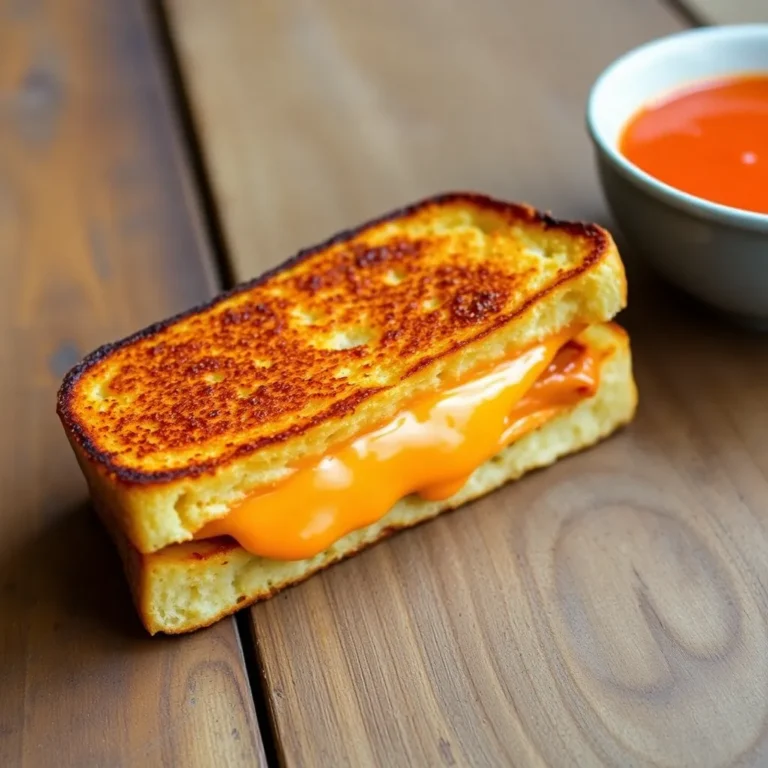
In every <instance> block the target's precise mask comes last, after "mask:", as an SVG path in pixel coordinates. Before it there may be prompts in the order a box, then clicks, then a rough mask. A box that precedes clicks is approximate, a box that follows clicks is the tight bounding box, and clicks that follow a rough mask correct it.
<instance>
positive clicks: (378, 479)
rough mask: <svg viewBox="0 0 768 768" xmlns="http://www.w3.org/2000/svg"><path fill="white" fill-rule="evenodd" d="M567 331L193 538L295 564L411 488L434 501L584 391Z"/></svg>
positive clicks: (592, 371) (450, 390)
mask: <svg viewBox="0 0 768 768" xmlns="http://www.w3.org/2000/svg"><path fill="white" fill-rule="evenodd" d="M573 336H574V331H567V332H564V333H562V334H558V335H556V336H553V337H551V338H548V339H546V340H545V341H542V342H540V343H538V344H536V345H534V346H532V347H530V348H528V349H527V350H525V351H524V352H523V353H518V354H516V355H515V356H514V357H511V358H510V359H508V360H505V361H503V362H502V363H500V364H497V365H496V366H494V367H493V368H490V369H487V370H484V371H474V372H473V373H472V374H471V375H470V376H469V377H468V378H467V379H466V380H464V381H460V382H458V383H453V384H451V385H448V386H446V387H445V388H444V389H441V390H439V391H436V392H432V393H430V394H428V395H426V396H423V397H421V398H419V399H418V400H417V401H415V402H413V403H411V405H410V406H409V407H408V408H406V409H404V410H403V411H401V412H400V413H399V414H398V415H397V416H396V417H395V418H394V419H393V420H392V421H391V422H389V423H388V424H385V425H383V426H382V427H380V428H379V429H377V430H375V431H373V432H369V433H367V434H365V435H361V436H360V437H358V438H357V439H355V440H353V441H352V442H351V443H348V444H346V445H344V446H340V447H339V449H338V450H336V451H334V452H332V453H329V454H328V455H326V456H325V457H323V458H322V459H320V460H319V461H318V460H315V461H314V462H313V463H312V464H309V465H306V466H301V467H297V468H296V470H295V471H294V472H293V474H291V475H290V476H289V477H288V478H287V479H285V480H283V481H281V482H280V483H278V484H276V485H275V486H274V487H270V488H266V489H259V490H258V491H256V492H254V493H252V494H250V495H249V496H247V497H246V498H245V499H244V500H243V501H242V502H241V503H240V504H238V505H237V506H236V507H234V508H233V509H232V511H231V512H230V513H229V514H228V515H227V516H225V517H223V518H221V519H220V520H215V521H213V522H211V523H209V524H207V525H206V526H204V527H203V528H202V529H201V530H200V531H199V532H198V533H197V535H196V537H195V538H197V539H202V538H212V537H214V536H223V535H227V536H231V537H233V538H234V539H236V540H237V542H238V543H239V544H240V546H241V547H243V549H245V550H247V551H249V552H250V553H252V554H254V555H260V556H262V557H268V558H272V559H277V560H303V559H305V558H309V557H312V556H314V555H316V554H317V553H318V552H322V551H323V550H325V549H327V548H328V547H329V546H331V544H333V543H334V542H335V541H337V540H338V539H340V538H341V537H342V536H345V535H346V534H348V533H350V532H352V531H354V530H357V529H358V528H362V527H364V526H367V525H370V524H372V523H374V522H376V521H377V520H379V519H380V518H381V517H383V516H384V515H385V514H386V513H387V512H388V511H389V510H390V508H391V507H392V506H393V505H394V504H395V503H396V502H397V501H399V500H400V499H401V498H403V497H404V496H407V495H408V494H411V493H417V494H419V495H420V496H422V497H423V498H425V499H444V498H448V497H449V496H452V495H453V494H454V493H456V492H457V491H459V490H460V489H461V488H462V486H463V485H464V483H466V481H467V479H468V478H469V477H470V475H471V474H472V473H473V472H474V470H475V469H476V468H477V467H479V466H480V465H481V464H483V463H484V462H485V461H487V460H488V459H490V458H491V457H492V456H494V455H495V454H497V453H498V452H499V451H500V450H501V449H502V448H504V447H505V446H507V445H509V444H510V443H512V442H514V441H515V440H518V439H519V438H520V437H522V436H523V435H525V434H526V433H528V432H530V431H532V430H534V429H536V428H538V427H540V426H541V425H543V424H544V423H546V422H547V421H549V420H550V419H552V418H553V417H555V416H556V415H558V414H559V413H561V412H562V411H563V410H565V409H567V408H571V407H573V406H574V405H575V404H576V403H578V402H579V401H581V400H583V399H585V398H587V397H590V396H591V395H593V394H594V393H595V392H596V391H597V387H598V384H599V368H600V359H599V355H598V354H597V353H596V352H595V350H592V349H590V347H589V346H588V345H586V344H584V343H581V342H579V340H578V338H576V339H574V338H573Z"/></svg>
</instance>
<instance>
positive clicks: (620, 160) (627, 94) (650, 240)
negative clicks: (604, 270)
mask: <svg viewBox="0 0 768 768" xmlns="http://www.w3.org/2000/svg"><path fill="white" fill-rule="evenodd" d="M755 72H764V73H766V74H768V24H750V25H746V26H730V27H710V28H705V29H696V30H691V31H689V32H682V33H680V34H676V35H671V36H669V37H665V38H661V39H659V40H656V41H654V42H652V43H648V44H647V45H643V46H641V47H640V48H636V49H635V50H633V51H630V52H629V53H627V54H626V55H624V56H622V57H621V58H620V59H618V60H617V61H615V62H614V63H613V64H611V65H610V66H609V67H608V69H606V70H605V71H604V72H603V74H602V75H600V77H599V78H598V80H597V81H596V82H595V84H594V86H593V87H592V91H591V93H590V96H589V102H588V106H587V127H588V130H589V133H590V135H591V137H592V140H593V142H594V145H595V148H596V158H597V166H598V172H599V176H600V180H601V183H602V185H603V190H604V193H605V196H606V198H607V200H608V204H609V206H610V208H611V211H612V212H613V215H614V217H615V219H616V222H617V223H618V225H619V227H620V229H621V230H622V232H623V233H624V235H625V236H626V237H627V239H628V241H629V244H630V247H631V248H632V250H633V251H636V252H637V253H638V255H640V256H641V257H644V258H645V259H646V260H647V261H648V262H649V263H651V264H652V265H653V266H654V267H655V268H656V270H657V271H658V272H659V273H660V274H661V275H663V276H664V277H666V278H667V279H668V280H669V281H670V282H672V283H675V284H676V285H678V286H679V287H680V288H682V289H683V290H685V291H687V292H688V293H690V294H692V295H693V296H696V297H697V298H699V299H701V300H703V301H705V302H707V303H708V304H710V305H712V306H713V307H716V308H717V309H719V310H721V311H723V312H726V313H728V314H729V315H732V316H733V317H734V318H735V319H737V320H739V321H741V322H742V323H746V324H747V325H750V326H752V327H762V328H765V329H768V215H766V214H761V213H751V212H749V211H744V210H740V209H737V208H730V207H728V206H725V205H719V204H717V203H711V202H708V201H707V200H703V199H701V198H699V197H695V196H693V195H689V194H687V193H685V192H681V191H679V190H677V189H675V188H673V187H670V186H669V185H668V184H664V183H663V182H661V181H658V180H657V179H655V178H653V177H652V176H650V175H648V174H647V173H645V172H644V171H642V170H640V169H639V168H638V167H637V166H635V165H634V164H632V163H631V162H629V160H627V159H626V158H625V157H623V156H622V155H621V154H620V153H619V151H618V142H619V138H620V135H621V131H622V129H623V127H624V126H625V124H626V123H627V121H628V120H629V119H630V118H631V117H632V116H633V115H634V114H635V112H636V111H637V110H638V109H640V108H641V107H643V106H644V105H646V104H647V103H648V102H649V101H652V100H653V99H655V98H657V97H659V96H660V95H664V94H666V93H668V92H670V91H674V90H676V89H677V88H680V87H682V86H685V85H689V84H691V83H692V82H695V81H697V80H702V79H709V78H713V77H722V76H723V75H738V74H742V73H755ZM764 160H765V162H768V158H765V159H764Z"/></svg>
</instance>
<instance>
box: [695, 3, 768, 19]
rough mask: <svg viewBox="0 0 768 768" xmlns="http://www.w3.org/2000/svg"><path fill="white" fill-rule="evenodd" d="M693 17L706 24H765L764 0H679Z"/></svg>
mask: <svg viewBox="0 0 768 768" xmlns="http://www.w3.org/2000/svg"><path fill="white" fill-rule="evenodd" d="M680 4H681V5H682V6H683V7H685V8H687V9H688V10H689V11H690V12H691V13H692V14H693V15H694V17H695V18H697V19H700V20H701V21H703V22H704V23H706V24H766V23H768V3H766V2H765V0H680Z"/></svg>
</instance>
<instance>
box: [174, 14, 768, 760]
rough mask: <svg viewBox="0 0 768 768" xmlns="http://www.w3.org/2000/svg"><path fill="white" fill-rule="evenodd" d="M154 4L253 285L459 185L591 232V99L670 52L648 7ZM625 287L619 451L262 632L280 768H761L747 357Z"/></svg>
mask: <svg viewBox="0 0 768 768" xmlns="http://www.w3.org/2000/svg"><path fill="white" fill-rule="evenodd" d="M169 8H170V9H171V20H172V23H173V28H174V30H175V35H176V37H177V40H178V45H179V50H180V52H181V56H182V61H183V65H184V69H185V71H186V73H187V82H188V86H189V90H190V94H191V96H192V100H193V103H194V106H195V111H196V116H197V122H198V125H199V128H200V131H201V135H202V138H203V142H204V146H205V151H206V154H207V158H208V166H209V170H210V173H211V176H212V179H213V182H214V187H215V192H216V194H217V197H218V200H219V203H220V206H221V215H222V220H223V224H224V229H225V234H226V237H227V239H228V241H229V244H230V247H231V250H232V258H233V263H234V267H235V270H236V272H237V273H238V274H239V275H240V276H242V277H245V276H247V275H251V274H254V273H257V272H260V271H261V270H263V269H264V268H265V267H267V266H271V265H272V264H274V263H275V262H277V261H278V260H281V259H282V258H285V257H286V256H287V255H288V254H290V253H291V252H292V251H293V250H295V249H296V248H297V247H299V246H301V245H306V244H308V243H311V242H313V241H315V240H317V239H319V238H321V237H324V236H326V235H328V234H330V233H331V232H332V231H333V230H334V229H337V228H339V227H342V226H346V225H350V224H354V223H355V222H356V221H357V220H360V219H363V218H365V217H368V216H370V215H372V214H375V213H377V212H379V211H381V210H384V209H386V208H388V207H390V206H393V205H397V204H400V203H403V202H405V201H407V200H409V199H412V198H414V197H418V196H420V195H422V194H426V193H432V192H436V191H438V190H440V189H444V188H450V187H474V188H479V189H481V190H484V191H488V192H492V193H496V194H499V195H502V196H505V197H508V198H519V199H526V200H529V201H531V202H533V203H535V204H537V205H539V206H542V207H549V208H552V209H553V210H554V211H555V212H556V213H557V214H558V215H561V216H577V217H585V218H589V219H597V220H602V221H605V220H606V218H607V216H606V213H605V207H604V203H603V202H602V200H601V198H600V196H599V193H598V189H597V183H596V177H595V173H594V170H593V166H592V159H591V150H590V147H589V143H588V140H587V138H586V136H585V132H584V129H583V109H584V101H585V97H586V94H587V90H588V88H589V85H590V83H591V81H592V80H593V78H594V77H595V76H596V75H597V74H598V72H599V71H600V70H601V69H602V68H603V67H604V66H605V65H607V64H608V63H609V62H610V61H611V60H612V59H613V58H614V57H615V56H617V55H619V54H620V53H622V52H623V51H624V50H626V49H628V48H630V47H632V46H634V45H636V44H639V43H641V42H643V41H644V40H647V39H650V38H653V37H655V36H658V35H661V34H666V33H668V32H672V31H675V30H676V29H679V28H680V21H679V17H678V16H677V15H676V14H674V13H673V12H672V11H671V10H669V8H668V7H667V6H665V5H664V4H662V3H656V2H652V1H651V0H646V2H643V3H640V2H635V0H632V1H631V2H630V0H624V2H617V0H579V2H571V0H542V1H541V2H536V3H511V2H506V3H499V2H493V1H492V0H484V1H482V2H476V3H472V4H470V3H466V2H460V0H452V1H451V0H443V1H442V2H439V3H438V2H436V1H435V2H424V3H407V2H405V1H404V0H392V1H391V2H388V3H373V2H371V3H368V4H366V5H365V8H364V10H361V8H360V6H359V4H350V3H346V2H343V0H328V2H325V3H312V2H309V0H306V1H304V2H303V1H302V0H293V1H292V2H282V3H268V2H254V1H253V0H251V1H250V2H245V0H243V1H242V2H232V3H230V4H228V6H227V13H221V12H220V9H218V8H214V7H213V6H212V4H210V3H206V2H205V1H204V0H170V2H169ZM598 30H610V32H602V31H598ZM627 253H628V251H627ZM630 279H631V282H630V297H631V299H630V300H631V310H630V311H629V312H628V313H627V315H626V318H625V320H626V323H627V325H628V326H629V328H630V330H631V334H632V338H633V343H634V349H635V355H636V367H637V375H638V380H639V385H640V388H641V408H640V412H639V415H638V418H637V421H636V423H635V424H634V425H633V427H632V428H631V429H629V430H627V431H625V432H624V433H623V434H621V435H619V436H617V437H616V438H615V439H612V440H610V441H609V442H607V443H605V444H603V445H601V446H599V447H598V448H596V449H595V450H592V451H590V452H588V453H585V454H583V455H581V456H577V457H573V458H571V459H568V460H567V461H564V462H561V463H560V464H559V465H557V466H555V467H553V468H551V469H549V470H547V471H546V472H541V473H538V474H535V475H533V476H531V477H529V478H527V479H525V480H524V481H522V482H520V483H518V484H516V485H513V486H510V487H508V488H505V489H503V490H502V491H500V492H498V493H496V494H494V495H492V496H490V497H488V498H486V499H484V500H482V501H481V502H479V503H476V504H474V505H472V506H470V507H467V508H465V509H464V510H462V511H460V512H457V513H455V514H451V515H446V516H444V517H442V518H440V519H438V520H436V521H434V522H433V523H430V524H428V525H425V526H423V527H421V528H419V529H417V530H414V531H411V532H408V533H406V534H402V535H399V536H397V537H395V538H393V539H392V540H390V541H389V542H386V543H384V544H381V545H379V546H377V547H375V548H373V549H372V550H370V551H368V552H366V553H364V554H362V555H361V556H359V557H357V558H354V559H352V560H350V561H348V562H346V563H344V564H342V565H339V566H335V567H334V568H332V569H330V570H329V571H327V572H326V573H324V574H322V575H319V576H317V577H314V578H312V579H311V580H309V581H308V582H307V583H305V584H304V585H302V586H300V587H297V588H295V589H292V590H290V591H288V592H286V593H283V594H281V595H280V596H278V597H276V598H275V599H273V600H271V601H269V602H266V603H264V604H262V605H260V606H258V607H256V608H255V609H254V610H253V612H252V616H253V632H254V635H255V639H256V643H257V647H258V651H259V658H260V660H261V661H262V663H263V670H264V676H265V681H266V686H267V689H268V696H269V705H270V708H271V711H272V714H273V717H274V722H275V725H276V731H277V738H278V742H279V743H278V749H279V750H280V752H281V754H282V756H283V757H284V759H285V761H286V763H287V764H289V765H293V764H296V765H334V766H336V765H372V764H379V765H387V766H389V765H446V766H449V765H465V764H472V765H579V766H591V765H637V766H646V765H659V766H661V765H664V766H681V765H697V766H714V765H725V764H734V763H736V762H738V763H739V764H744V765H764V764H766V762H768V740H767V736H768V732H767V729H766V722H768V720H766V715H767V714H768V713H767V712H766V709H767V708H768V703H767V700H766V698H765V693H764V692H765V690H766V685H767V684H768V628H767V626H766V622H765V619H764V618H763V617H764V616H766V615H768V601H767V600H766V587H765V584H766V583H768V557H767V556H766V552H768V507H767V506H766V501H765V500H766V498H768V481H767V480H766V478H768V451H767V450H766V447H765V440H764V435H765V434H766V433H767V431H768V410H767V409H766V406H765V402H764V399H765V398H764V390H765V386H764V382H765V377H766V373H768V370H767V369H766V360H767V359H768V358H766V354H765V342H764V340H763V339H761V338H757V339H756V338H751V337H749V336H747V335H743V334H740V333H738V332H735V331H731V330H728V329H726V328H724V327H722V326H721V325H719V324H718V323H717V321H715V320H713V319H712V318H710V317H709V316H708V315H706V314H702V313H700V312H698V311H696V310H695V309H694V308H693V307H691V306H689V305H688V303H687V302H684V301H683V300H681V299H680V298H679V297H678V296H677V295H674V294H671V293H670V292H668V291H666V290H665V289H663V288H662V287H661V286H659V285H658V284H657V283H656V282H655V281H653V280H652V279H650V278H648V277H647V275H645V274H644V273H643V271H642V270H638V269H633V270H632V273H631V275H630Z"/></svg>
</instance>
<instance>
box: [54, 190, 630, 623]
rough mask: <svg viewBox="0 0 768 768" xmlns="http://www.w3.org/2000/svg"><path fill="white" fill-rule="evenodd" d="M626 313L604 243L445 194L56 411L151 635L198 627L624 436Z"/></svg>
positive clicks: (259, 289)
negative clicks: (565, 457) (392, 534)
mask: <svg viewBox="0 0 768 768" xmlns="http://www.w3.org/2000/svg"><path fill="white" fill-rule="evenodd" d="M625 299H626V284H625V280H624V273H623V268H622V265H621V261H620V259H619V256H618V253H617V252H616V249H615V246H614V244H613V241H612V240H611V238H610V235H609V234H608V233H607V232H605V231H604V230H602V229H601V228H599V227H596V226H595V225H585V224H571V223H562V222H557V221H554V220H552V219H550V218H549V217H547V216H544V215H541V214H538V213H537V212H536V211H534V210H533V209H530V208H528V207H525V206H516V205H510V204H505V203H501V202H498V201H495V200H491V199H489V198H485V197H481V196H476V195H448V196H443V197H441V198H435V199H432V200H427V201H424V202H422V203H419V204H416V205H414V206H412V207H410V208H408V209H405V210H403V211H400V212H397V213H396V214H391V215H389V216H387V217H383V218H382V219H380V220H377V221H376V222H373V223H371V224H368V225H365V226H363V227H361V228H359V229H357V230H355V231H352V232H346V233H343V234H342V235H340V236H337V237H336V238H334V239H332V240H331V241H329V242H327V243H325V244H323V245H322V246H319V247H317V248H315V249H310V250H309V251H305V252H302V253H301V254H299V256H298V257H296V258H295V259H294V260H292V261H291V262H289V263H288V264H287V265H284V266H283V267H281V268H279V269H278V270H275V271H274V272H272V273H270V274H268V275H266V276H264V277H262V278H259V279H257V280H256V281H253V282H252V283H250V284H246V285H244V286H240V287H238V288H237V289H235V290H234V291H232V292H230V293H228V294H225V295H224V296H222V297H219V298H218V299H216V300H215V301H214V302H212V303H211V304H209V305H208V306H206V307H203V308H200V309H198V310H194V311H192V312H190V313H187V314H185V315H182V316H179V317H177V318H173V319H171V320H170V321H167V322H166V323H161V324H158V325H156V326H153V327H151V328H149V329H147V330H145V331H143V332H140V333H139V334H136V335H135V336H133V337H130V338H129V339H127V340H125V341H123V342H119V343H118V344H116V345H110V346H107V347H105V348H102V349H101V350H97V351H96V352H95V353H93V354H92V355H91V356H89V357H88V358H86V360H85V361H84V362H83V363H82V364H81V365H79V366H78V367H76V368H75V369H74V370H73V371H72V372H70V374H68V376H67V377H66V379H65V381H64V384H63V385H62V388H61V391H60V395H59V414H60V416H61V418H62V422H63V424H64V426H65V429H66V431H67V434H68V436H69V437H70V441H71V443H72V445H73V448H74V450H75V454H76V456H77V458H78V461H79V462H80V465H81V467H82V469H83V472H84V474H85V476H86V479H87V480H88V483H89V486H90V488H91V492H92V495H93V497H94V499H95V502H96V508H97V510H98V511H99V514H100V515H101V517H102V519H103V520H104V522H105V523H106V525H107V527H108V528H109V529H110V531H111V532H112V534H113V536H114V538H115V539H116V541H117V543H118V547H119V549H120V551H121V554H122V556H123V559H124V561H125V563H126V568H127V571H128V574H129V579H130V581H131V584H132V588H133V591H134V596H135V598H136V602H137V605H138V607H139V612H140V614H141V616H142V619H143V620H144V623H145V625H146V626H147V628H148V629H149V630H150V631H151V632H156V631H164V632H179V631H188V630H190V629H195V628H197V627H199V626H204V625H206V624H209V623H211V622H212V621H215V620H216V619H217V618H220V617H221V616H222V615H226V614H227V613H230V612H232V611H233V610H236V609H237V608H239V607H241V606H242V605H244V604H247V603H251V602H253V601H254V600H256V599H260V598H262V597H266V596H268V595H269V594H272V593H274V591H276V590H277V589H279V588H282V587H283V586H287V585H288V584H291V583H295V582H296V581H298V580H301V579H302V578H305V577H306V576H307V575H309V574H311V573H313V572H314V571H316V570H317V569H318V568H321V567H324V566H325V565H327V564H330V563H331V562H334V561H335V560H338V559H340V558H341V557H344V556H346V555H348V554H351V553H352V552H354V551H357V550H358V549H360V548H361V547H362V546H366V545H367V544H369V543H372V542H373V541H376V540H377V539H378V538H381V536H382V535H384V534H385V533H386V532H387V531H389V530H394V529H396V528H399V527H406V526H408V525H413V524H415V523H417V522H420V521H421V520H422V519H427V518H429V517H432V516H434V515H435V514H437V513H439V512H440V511H442V510H443V509H449V508H452V507H455V506H457V505H459V504H462V503H464V502H465V501H467V500H469V499H470V498H474V497H475V496H477V495H481V494H483V493H486V492H488V491H489V490H491V489H492V488H494V487H496V486H498V485H499V484H501V483H503V482H506V480H509V479H513V478H515V477H518V476H519V475H520V474H522V473H523V472H525V471H527V470H528V469H532V468H534V467H536V466H541V465H544V464H547V463H550V462H551V461H553V460H555V459H556V458H557V457H559V456H560V455H562V454H563V453H568V452H572V451H575V450H578V449H579V448H582V447H586V446H587V445H589V444H591V443H593V442H595V441H596V440H598V439H600V438H601V437H603V436H604V435H606V434H608V433H609V432H610V431H612V430H613V429H615V428H616V427H618V426H619V425H621V424H623V423H626V422H627V421H628V420H629V419H630V418H631V417H632V414H633V413H634V408H635V403H636V393H635V388H634V383H633V380H632V374H631V363H630V356H629V349H628V343H627V339H626V335H625V334H623V332H621V330H620V329H618V327H616V326H613V325H610V324H607V322H608V321H609V320H610V318H612V317H613V315H614V314H615V313H616V312H617V311H618V310H619V309H620V308H621V307H622V306H623V305H624V302H625ZM578 414H580V415H578ZM580 421H584V425H583V426H581V427H580V428H579V429H577V430H576V431H575V432H573V433H572V434H569V431H572V430H571V428H572V427H574V426H577V425H579V424H580ZM547 435H549V437H547ZM563 436H566V437H563ZM542 440H543V441H544V442H543V443H542ZM526 446H528V447H526ZM233 568H235V569H236V571H237V575H233V574H232V573H231V571H232V569H233ZM243 573H246V574H248V577H247V578H246V577H244V576H243ZM228 579H229V580H228ZM227 584H229V587H227V586H226V585H227ZM215 585H219V586H218V587H215ZM238 585H239V586H238ZM207 588H210V589H211V590H212V592H211V594H210V595H209V596H208V597H203V594H204V593H206V589H207ZM209 591H210V590H209ZM235 593H237V594H235Z"/></svg>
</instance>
